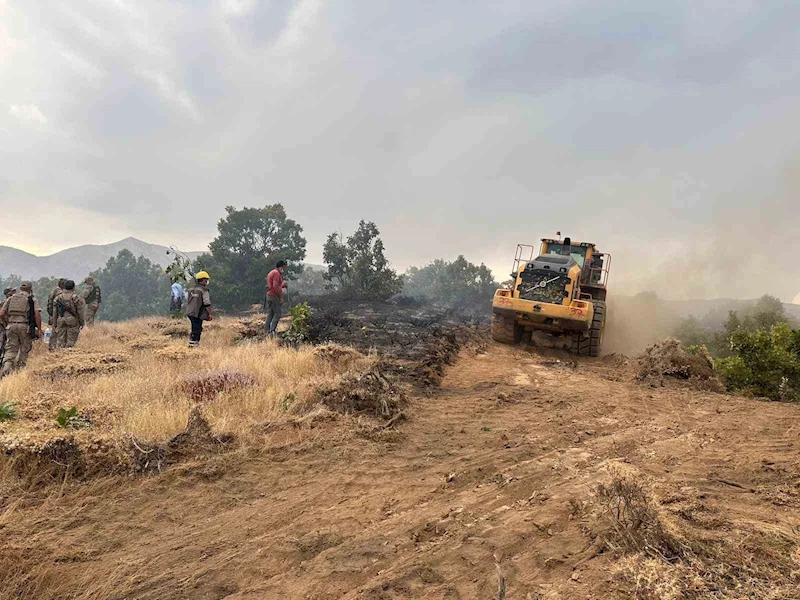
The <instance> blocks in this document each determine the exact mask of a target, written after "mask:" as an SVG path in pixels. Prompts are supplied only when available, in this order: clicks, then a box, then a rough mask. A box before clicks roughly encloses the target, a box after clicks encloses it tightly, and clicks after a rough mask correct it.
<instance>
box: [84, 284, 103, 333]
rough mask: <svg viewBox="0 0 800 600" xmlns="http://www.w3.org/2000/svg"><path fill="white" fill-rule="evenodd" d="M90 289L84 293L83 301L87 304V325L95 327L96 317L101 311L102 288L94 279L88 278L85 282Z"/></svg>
mask: <svg viewBox="0 0 800 600" xmlns="http://www.w3.org/2000/svg"><path fill="white" fill-rule="evenodd" d="M83 283H85V284H86V285H87V286H88V287H87V288H86V291H85V292H83V300H84V302H86V325H87V327H88V326H89V325H94V317H95V315H96V314H97V311H98V310H100V303H101V302H102V298H101V295H100V286H99V285H97V284H96V283H95V282H94V279H93V278H92V277H87V278H86V279H84V280H83Z"/></svg>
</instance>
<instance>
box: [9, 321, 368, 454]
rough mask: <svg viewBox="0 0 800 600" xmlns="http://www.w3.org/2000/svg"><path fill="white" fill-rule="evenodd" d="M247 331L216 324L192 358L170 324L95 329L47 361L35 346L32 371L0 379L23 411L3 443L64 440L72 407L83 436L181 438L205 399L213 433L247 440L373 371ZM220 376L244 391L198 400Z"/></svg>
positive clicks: (234, 324)
mask: <svg viewBox="0 0 800 600" xmlns="http://www.w3.org/2000/svg"><path fill="white" fill-rule="evenodd" d="M240 330H241V323H240V322H239V321H238V320H236V319H225V318H222V319H219V320H215V321H213V322H212V323H210V324H209V327H208V328H207V330H206V331H205V332H204V334H203V341H202V346H201V347H200V348H199V349H195V350H192V351H189V350H188V349H187V348H186V343H187V340H188V322H185V321H172V320H168V319H163V318H149V319H137V320H133V321H128V322H124V323H115V324H109V323H98V324H97V325H96V326H95V327H93V328H92V329H88V330H85V331H84V332H83V333H82V334H81V337H80V340H79V342H78V346H77V348H75V349H71V350H61V351H57V352H55V353H49V352H47V350H46V348H45V347H44V346H43V345H41V343H37V346H36V347H35V349H34V351H33V353H32V355H31V357H30V359H29V361H28V367H27V368H26V369H25V370H24V371H22V372H19V373H16V374H14V375H12V376H9V377H6V378H5V379H3V380H2V381H0V399H2V400H6V401H8V402H15V403H17V405H18V413H19V415H18V417H17V419H14V420H11V421H6V422H4V423H0V436H3V437H7V436H19V435H25V434H26V432H27V433H29V432H31V431H35V432H36V435H37V436H39V437H41V436H42V435H46V434H48V433H50V434H57V433H59V432H61V431H62V430H59V429H58V425H57V424H56V420H55V416H56V414H57V412H58V409H59V408H60V407H64V408H69V407H71V406H75V407H77V409H78V412H79V414H81V415H84V416H86V417H88V419H89V420H90V422H91V426H90V427H89V429H88V430H86V431H87V433H86V435H89V434H90V433H93V434H99V433H102V434H110V435H112V436H113V437H119V438H126V437H130V436H133V437H135V438H136V439H138V440H146V441H148V442H153V443H161V442H164V441H166V440H168V439H170V438H172V437H173V436H175V435H176V434H178V433H180V432H181V431H183V429H184V428H185V426H186V423H187V418H188V416H189V412H190V409H191V407H192V406H193V405H194V404H195V400H192V397H194V398H195V399H198V398H201V399H200V402H201V403H202V412H203V415H204V416H205V417H206V419H207V420H208V421H209V423H210V424H211V426H212V428H213V430H214V431H215V432H216V433H218V434H234V435H237V436H243V435H246V434H247V433H248V432H249V431H251V430H252V428H253V426H254V425H256V424H259V423H263V422H264V421H268V420H273V419H275V418H278V417H279V416H280V415H281V414H285V413H286V412H293V411H301V410H303V409H304V408H306V407H308V405H309V404H310V403H311V402H313V401H314V398H315V391H316V389H317V388H318V387H319V386H320V385H323V384H326V385H330V384H332V383H334V382H335V381H336V380H337V379H338V378H339V377H340V376H342V375H344V374H346V373H352V372H361V371H363V370H366V369H368V368H369V367H370V366H371V365H372V363H373V359H371V358H368V357H364V356H363V355H360V354H358V353H355V352H352V351H349V350H344V351H341V352H338V353H335V354H336V355H337V360H330V359H329V356H328V355H329V354H330V353H331V352H332V351H329V352H328V353H325V352H322V353H320V352H319V351H315V350H314V349H313V348H310V347H301V348H299V349H294V348H286V347H280V346H279V345H278V344H277V343H275V342H272V341H261V342H255V341H237V337H238V332H239V331H240ZM182 334H185V335H182ZM215 374H221V375H219V377H221V378H222V379H224V380H225V381H226V382H227V381H228V380H229V379H230V378H231V377H233V379H235V380H236V381H237V382H239V383H240V384H239V385H229V384H228V383H225V384H224V385H220V386H219V387H218V389H216V388H215V389H214V390H213V392H214V393H212V394H209V395H200V396H198V395H197V394H192V393H191V389H190V388H191V383H192V381H194V380H196V379H197V378H198V377H200V378H203V377H206V376H211V377H212V378H213V377H215V376H216V375H215ZM231 374H233V375H231ZM187 382H188V383H187ZM187 386H188V387H187ZM81 435H83V434H82V433H81Z"/></svg>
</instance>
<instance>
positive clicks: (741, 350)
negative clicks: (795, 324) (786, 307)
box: [716, 323, 800, 401]
mask: <svg viewBox="0 0 800 600" xmlns="http://www.w3.org/2000/svg"><path fill="white" fill-rule="evenodd" d="M730 345H731V350H732V352H733V356H731V357H729V358H721V359H718V360H717V361H716V367H717V370H718V371H719V374H720V376H721V377H722V379H723V381H724V382H725V385H726V386H727V387H728V389H730V390H736V391H744V392H748V393H751V394H755V395H757V396H764V397H766V398H770V399H772V400H786V401H797V400H800V331H793V330H792V329H791V327H789V325H787V324H786V323H778V324H776V325H773V326H772V327H771V328H770V329H769V330H767V329H758V330H756V331H747V330H745V329H744V328H740V329H738V330H736V331H735V332H733V333H732V334H731V337H730Z"/></svg>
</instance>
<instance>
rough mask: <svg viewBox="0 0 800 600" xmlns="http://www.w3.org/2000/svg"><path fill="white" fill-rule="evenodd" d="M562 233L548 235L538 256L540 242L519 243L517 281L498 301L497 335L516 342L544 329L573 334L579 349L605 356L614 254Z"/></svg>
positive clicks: (494, 326)
mask: <svg viewBox="0 0 800 600" xmlns="http://www.w3.org/2000/svg"><path fill="white" fill-rule="evenodd" d="M560 236H561V234H560V233H559V239H558V240H552V239H543V240H542V243H541V246H540V247H539V252H538V256H535V254H536V248H535V247H534V246H530V245H527V244H518V245H517V252H516V255H515V257H514V267H513V272H512V274H511V277H512V283H511V286H510V288H503V289H499V290H497V291H496V292H495V295H494V300H493V302H492V313H493V315H492V338H493V339H494V340H495V341H498V342H502V343H504V344H516V343H519V342H520V341H522V339H523V338H527V339H530V336H531V335H532V333H533V332H534V331H543V332H546V333H549V334H551V335H554V336H558V337H561V336H568V341H569V344H568V348H569V350H570V351H571V352H573V353H574V354H579V355H583V356H599V354H600V348H601V347H602V345H603V334H604V332H605V326H606V291H607V287H606V285H607V282H608V272H609V268H610V266H611V255H610V254H603V253H601V252H598V251H597V248H595V245H594V244H590V243H586V242H573V241H572V240H570V238H568V237H567V238H564V240H563V241H562V240H561V239H560Z"/></svg>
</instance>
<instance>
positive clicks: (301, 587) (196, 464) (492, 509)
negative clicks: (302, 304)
mask: <svg viewBox="0 0 800 600" xmlns="http://www.w3.org/2000/svg"><path fill="white" fill-rule="evenodd" d="M378 308H379V307H377V306H373V307H368V308H366V309H364V310H362V311H361V312H359V314H358V315H357V316H358V319H359V320H358V322H354V323H353V326H352V327H349V328H340V329H341V331H342V332H344V331H345V330H350V331H351V334H352V337H353V340H354V342H358V343H359V344H361V345H363V346H364V347H371V346H374V344H375V343H376V342H378V341H380V340H381V339H384V340H388V341H387V342H386V344H387V345H386V346H379V347H381V348H383V349H382V350H380V354H381V356H382V357H383V359H384V360H386V359H387V358H389V357H390V355H394V358H391V359H390V362H389V363H387V364H384V366H383V367H381V369H380V370H378V371H375V370H372V371H369V372H368V373H372V375H369V377H370V378H369V379H365V378H364V377H362V378H360V379H356V380H353V379H350V380H347V379H340V380H338V381H339V383H338V384H336V385H338V387H337V388H334V389H336V390H338V395H337V394H333V395H332V394H330V393H323V394H322V395H318V394H315V393H313V389H314V387H317V386H320V385H327V384H328V382H329V380H330V379H331V378H334V381H337V380H336V379H335V377H336V373H337V372H339V373H341V372H344V371H345V370H347V369H348V367H347V366H345V365H342V364H340V363H341V359H342V357H347V356H350V357H352V359H354V360H356V361H363V360H364V359H362V358H359V355H358V353H354V351H352V350H347V349H346V348H344V347H342V346H327V349H326V350H324V351H322V350H320V349H317V350H309V349H300V350H298V351H296V352H297V354H296V355H293V354H292V353H293V352H295V351H294V350H291V349H282V348H278V347H277V346H276V345H275V344H274V343H273V342H258V341H257V340H255V339H253V338H251V337H249V336H250V333H248V332H253V331H259V330H260V327H261V323H260V322H250V321H247V320H244V321H239V320H224V319H222V320H220V322H215V324H214V325H213V327H212V328H211V331H210V332H209V336H208V340H207V342H208V344H207V345H206V346H205V347H203V348H202V350H201V351H200V353H198V354H194V355H193V356H194V357H195V359H196V360H199V361H200V366H201V369H207V368H212V367H216V368H220V367H222V368H224V369H230V368H231V365H234V366H235V368H237V369H241V370H242V371H243V372H244V374H245V376H250V377H253V378H255V380H256V385H257V386H260V388H261V389H263V390H266V391H269V390H270V389H272V387H273V386H276V385H278V386H280V387H281V388H282V389H274V390H272V391H273V392H274V393H272V396H274V397H273V398H272V400H269V401H267V400H265V398H266V396H265V395H264V394H261V393H260V394H258V395H256V396H251V395H250V394H249V392H248V391H247V388H242V389H239V390H236V389H231V390H228V391H224V392H222V393H221V395H220V396H219V398H217V399H214V398H206V399H203V400H200V401H197V402H196V403H195V404H193V407H194V408H192V413H191V414H193V413H194V411H195V410H196V411H197V412H198V414H200V415H201V417H202V416H204V417H205V419H202V418H199V419H194V420H193V418H192V417H189V421H188V425H186V429H185V431H183V433H178V435H175V436H174V437H172V438H171V440H170V441H169V442H168V443H166V444H163V443H162V445H157V444H155V443H153V442H151V441H150V440H152V439H153V438H152V437H147V434H148V433H149V434H150V435H151V436H152V435H154V434H156V433H159V432H160V433H161V439H162V440H163V439H168V438H169V436H171V435H173V434H174V433H176V432H180V431H181V430H182V429H183V427H184V425H183V423H186V420H185V419H186V414H187V413H188V412H189V407H190V404H189V399H188V398H184V397H182V396H180V395H178V396H176V397H175V398H174V400H170V398H171V397H172V396H175V394H176V388H173V387H169V386H170V385H171V384H170V381H174V380H176V378H177V377H178V376H181V375H183V376H185V373H186V370H187V368H188V367H187V365H185V364H182V363H181V361H176V360H175V358H176V357H181V356H184V355H186V353H187V352H186V350H185V349H184V348H183V347H182V346H183V344H182V342H183V340H184V339H185V335H186V331H185V329H186V325H185V323H170V322H168V321H166V320H154V319H151V320H143V321H137V322H130V323H127V324H125V327H126V329H119V330H117V329H115V328H112V327H110V326H99V327H98V328H96V329H95V330H92V331H90V332H89V333H88V335H87V336H86V337H85V338H83V340H82V342H81V344H80V346H81V347H79V348H78V349H76V350H74V351H71V352H62V353H59V354H58V355H56V357H55V359H54V358H53V357H49V356H46V355H44V356H43V354H44V352H43V350H42V349H38V350H37V351H36V353H37V355H36V356H35V357H34V359H33V360H32V362H31V364H30V370H29V371H28V372H25V373H21V374H18V375H14V376H12V377H11V378H8V379H6V380H4V381H3V382H2V383H0V390H1V391H4V392H6V393H11V392H14V390H18V391H20V392H21V391H22V390H23V389H25V388H26V387H27V386H35V387H36V388H37V392H36V393H35V394H33V395H32V398H31V399H30V400H22V399H21V400H20V403H21V406H20V415H19V418H18V420H16V421H12V422H8V423H7V424H5V426H4V427H5V429H6V432H5V434H6V436H9V435H13V434H14V433H15V432H21V430H22V429H26V430H30V434H29V435H28V436H23V435H21V434H20V435H16V439H17V441H14V442H11V443H9V442H6V447H5V448H4V452H2V453H0V529H2V535H1V536H0V599H5V598H8V599H9V600H11V599H12V598H37V599H39V600H61V599H66V598H70V599H74V600H78V599H83V600H90V599H99V598H104V599H117V600H123V599H126V600H133V599H142V600H160V599H164V600H167V599H169V600H175V599H186V600H189V599H191V600H196V599H208V600H211V599H222V598H226V599H228V600H245V599H253V600H255V599H256V598H287V599H288V598H317V599H331V600H333V599H335V598H351V599H353V600H355V599H362V598H363V599H370V600H390V599H396V600H399V599H408V598H431V599H445V598H508V599H512V598H532V599H539V600H568V599H570V600H571V599H573V598H594V599H595V600H600V599H607V600H622V599H623V598H625V599H628V598H639V599H641V600H663V599H669V600H679V599H689V600H706V599H707V600H713V599H717V600H719V599H727V600H745V599H753V598H773V599H775V600H777V599H778V598H797V597H800V583H798V578H797V573H798V569H800V535H798V533H797V532H798V531H800V519H798V514H799V513H798V508H800V479H798V473H800V470H799V469H800V462H798V457H797V452H796V444H795V442H794V440H795V438H796V432H795V431H794V430H795V427H796V422H797V410H798V407H797V406H796V405H792V404H781V403H768V402H762V401H759V400H755V399H748V398H742V397H737V396H731V395H727V394H721V393H713V392H709V391H704V389H703V386H701V385H700V383H703V382H700V381H696V380H691V381H688V380H681V379H677V378H672V377H669V376H667V373H666V372H665V373H664V375H665V376H664V377H663V381H661V382H660V383H659V384H656V383H652V382H651V383H645V382H642V381H640V378H639V376H638V374H639V373H640V372H641V369H642V365H643V364H644V363H640V362H637V361H635V360H629V359H626V358H624V357H620V356H610V357H605V358H600V359H575V358H574V357H570V356H568V355H564V354H561V353H559V352H556V351H544V350H541V349H540V350H537V349H534V348H526V347H516V348H515V347H508V346H500V345H496V344H493V343H490V342H488V343H487V342H486V341H481V339H480V338H478V339H475V337H474V335H472V336H471V338H472V341H469V340H468V341H467V342H465V344H464V345H462V346H461V352H460V353H459V354H457V355H456V354H450V353H447V354H446V355H442V356H441V358H440V359H439V360H438V362H437V360H434V359H435V357H436V356H437V355H439V353H437V352H436V347H437V346H436V345H429V346H427V347H426V348H424V349H422V350H424V351H421V352H415V351H414V352H411V351H409V348H411V346H409V345H406V344H404V343H399V342H398V343H395V342H392V341H391V339H390V338H391V336H388V334H387V329H388V325H392V327H394V326H395V325H398V324H397V323H393V322H392V320H391V319H396V318H397V315H396V313H397V312H398V311H397V310H396V307H389V308H387V311H384V312H381V311H379V310H377V309H378ZM376 310H377V312H376ZM331 314H333V313H331ZM334 316H335V317H336V320H337V322H339V321H341V320H342V319H343V316H342V315H341V314H338V313H337V314H336V315H334ZM384 316H385V317H386V318H389V319H390V320H389V321H387V320H385V319H384ZM407 321H408V322H407V323H406V324H405V326H404V327H403V329H402V333H403V335H404V336H409V337H410V338H411V339H417V338H420V337H421V336H425V337H427V339H428V340H429V341H430V342H436V343H438V344H445V345H447V344H450V345H452V344H455V343H456V342H455V341H454V340H455V337H453V340H451V341H448V340H450V337H451V334H454V333H455V330H451V332H450V333H446V332H445V333H440V334H437V335H433V334H425V333H423V332H424V331H425V330H426V329H429V328H430V325H429V324H428V323H427V321H424V319H422V318H421V317H420V316H411V315H408V316H407ZM362 323H365V325H364V326H361V324H362ZM461 330H462V331H463V330H464V328H463V327H462V328H461ZM445 331H447V330H445ZM176 334H177V337H174V336H175V335H176ZM234 336H240V337H241V336H244V337H245V339H247V340H251V341H248V342H245V343H241V342H239V343H236V342H235V341H234ZM90 346H91V348H90ZM98 347H99V348H101V349H102V350H103V352H104V354H103V356H104V357H106V358H110V357H111V356H112V355H114V356H116V355H119V356H120V358H118V359H115V360H116V362H109V361H108V360H106V361H105V362H103V361H102V360H99V359H100V358H102V357H99V356H98V355H97V353H98V350H97V348H98ZM154 347H155V348H157V349H156V350H154V349H153V348H154ZM440 347H441V346H440ZM390 349H394V350H393V351H392V352H389V351H388V350H390ZM452 349H455V347H453V348H452ZM397 353H399V355H398V354H397ZM371 360H372V359H371ZM442 360H443V361H445V362H449V363H451V364H450V366H448V367H447V368H446V369H445V368H443V369H441V375H442V376H441V377H439V376H437V377H435V378H432V379H431V378H425V379H424V380H423V378H421V377H420V376H419V375H420V374H421V373H423V372H427V371H431V373H433V371H436V372H437V373H439V367H444V363H443V362H442ZM321 361H328V363H327V364H328V366H327V367H324V368H323V364H322V363H321ZM369 364H370V360H368V361H367V362H366V363H365V365H369ZM321 368H323V370H324V369H327V371H325V373H323V375H324V378H323V379H322V380H320V379H319V374H317V375H316V376H315V377H314V378H311V379H310V378H309V377H308V376H307V374H309V373H312V372H314V373H317V372H319V370H320V369H321ZM648 368H649V369H651V370H652V369H653V368H654V365H652V364H650V366H649V367H648ZM137 369H139V370H141V369H143V370H145V371H147V372H149V373H152V374H154V377H153V381H152V382H150V383H148V382H143V381H141V379H142V378H141V377H140V376H139V375H138V374H137ZM359 370H360V369H357V372H358V371H359ZM381 371H382V372H383V373H384V374H385V376H386V377H389V378H390V379H386V377H384V376H381V375H376V374H377V373H380V372H381ZM204 372H205V371H204ZM653 372H654V373H655V371H653ZM126 373H130V375H126ZM272 373H279V374H280V378H279V381H277V382H276V381H275V378H274V377H271V374H272ZM67 375H69V377H67ZM159 378H160V379H159ZM191 381H194V379H191ZM390 381H394V383H395V384H396V385H397V386H399V387H398V388H396V389H395V388H394V387H393V385H392V384H391V383H390ZM124 382H127V383H124ZM367 382H369V383H367ZM123 383H124V385H123ZM59 385H65V386H67V395H68V396H69V397H74V398H75V402H76V405H77V407H78V410H79V412H80V414H82V415H86V416H87V417H88V418H89V422H90V425H89V426H88V427H87V428H83V429H77V430H75V431H74V433H71V432H69V430H67V431H65V430H61V429H59V428H58V427H57V426H56V425H55V422H54V418H53V415H54V409H55V408H56V407H57V406H59V405H61V404H62V399H63V397H64V392H63V391H62V392H60V393H59V392H58V390H57V389H56V387H57V386H59ZM130 386H139V388H137V389H133V387H130ZM144 386H150V387H151V388H152V390H151V392H150V393H149V394H150V396H152V398H151V397H148V400H155V401H153V402H146V403H144V405H142V403H141V402H140V401H139V400H140V399H141V396H142V393H141V392H142V391H143V390H144ZM109 389H113V390H115V393H114V394H103V393H99V392H100V391H101V390H109ZM120 390H122V391H123V392H124V394H126V395H127V396H129V401H128V402H127V403H126V401H125V398H121V397H120V396H121V394H120V393H119V391H120ZM72 392H74V394H73V393H72ZM403 396H405V397H406V398H405V399H403ZM392 397H394V400H392ZM289 399H291V401H292V402H291V403H289V402H288V400H289ZM340 400H346V402H347V404H348V406H349V408H347V407H345V405H343V404H341V402H340ZM375 400H379V402H377V403H376V402H375ZM387 401H389V402H390V403H393V404H394V405H395V407H396V406H397V405H398V404H399V405H400V406H403V407H404V408H403V411H402V413H399V414H397V415H396V417H395V418H392V419H390V420H388V421H387V420H386V418H387V416H385V415H384V416H383V417H382V418H375V417H374V416H371V414H368V412H366V411H364V410H363V408H364V407H365V406H369V407H372V408H374V409H377V408H378V406H385V405H386V404H385V403H386V402H387ZM315 402H316V403H315ZM23 403H24V404H23ZM359 407H361V409H362V410H361V413H360V414H353V412H354V411H355V412H357V411H358V409H359ZM231 409H233V410H231ZM381 414H383V413H381ZM389 414H391V413H389ZM170 415H172V416H177V417H180V418H177V419H170V418H167V417H168V416H170ZM399 416H405V417H406V419H405V420H403V419H402V418H399V419H398V418H397V417H399ZM0 429H3V427H0ZM115 432H117V433H115ZM134 435H135V436H136V437H133V436H134ZM108 436H114V437H113V438H109V437H108ZM95 437H96V439H95ZM45 438H47V439H50V440H51V443H49V444H44V445H43V444H42V443H41V442H42V441H43V439H45ZM114 439H116V442H114V441H113V440H114ZM81 440H83V442H85V443H87V445H86V446H85V448H84V450H83V451H82V452H78V450H77V447H76V446H75V445H74V444H75V442H80V441H81ZM103 440H106V441H103ZM144 440H147V443H146V442H145V441H144ZM123 447H130V448H129V449H135V450H137V451H138V454H135V455H134V456H135V457H136V458H137V459H138V460H137V462H135V463H133V464H127V463H124V462H123V463H120V462H118V461H117V460H116V459H115V460H112V461H104V460H103V456H104V455H109V453H111V454H110V456H112V457H117V456H119V455H118V452H119V450H120V449H122V448H123ZM26 449H27V450H26ZM119 457H120V458H121V456H119Z"/></svg>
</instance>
